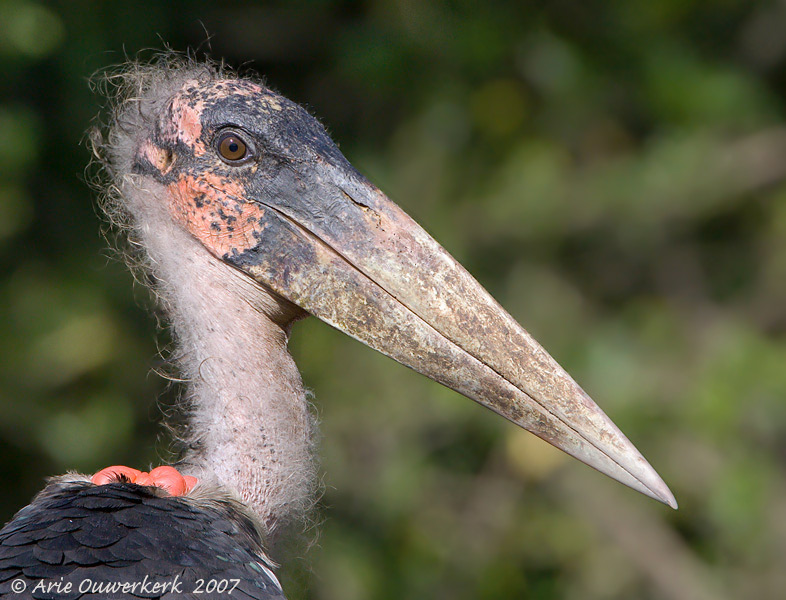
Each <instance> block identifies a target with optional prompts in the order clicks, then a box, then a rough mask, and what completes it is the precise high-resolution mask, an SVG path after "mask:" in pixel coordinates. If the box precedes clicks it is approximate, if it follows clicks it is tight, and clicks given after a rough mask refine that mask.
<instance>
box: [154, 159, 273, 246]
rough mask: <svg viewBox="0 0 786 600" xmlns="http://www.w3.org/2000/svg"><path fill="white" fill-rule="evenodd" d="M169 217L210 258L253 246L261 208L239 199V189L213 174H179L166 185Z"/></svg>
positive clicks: (240, 196) (237, 186)
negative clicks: (187, 233)
mask: <svg viewBox="0 0 786 600" xmlns="http://www.w3.org/2000/svg"><path fill="white" fill-rule="evenodd" d="M168 190H169V196H170V208H171V210H172V213H173V216H174V217H175V219H177V221H178V222H179V223H180V224H181V225H182V226H183V227H185V228H186V229H187V230H188V231H189V232H190V233H191V234H192V235H193V236H194V237H196V238H197V239H198V240H199V241H200V242H201V243H202V244H203V245H204V246H205V247H206V248H208V249H209V250H210V251H211V252H212V253H213V254H214V255H216V256H218V257H221V256H224V255H225V254H230V253H232V251H233V250H237V251H238V252H242V251H243V250H245V249H248V248H253V247H254V245H255V244H256V242H255V238H254V231H259V227H260V223H261V222H262V220H261V219H262V217H263V215H264V209H263V208H262V207H261V206H260V205H259V204H256V203H251V202H247V201H245V200H244V199H243V196H244V190H243V186H242V185H241V184H239V183H237V182H234V181H232V180H230V179H227V178H225V177H221V176H220V175H217V174H215V173H210V172H204V173H200V174H198V175H190V174H183V175H181V176H180V178H179V179H178V180H177V181H176V182H174V183H172V184H170V185H169V186H168Z"/></svg>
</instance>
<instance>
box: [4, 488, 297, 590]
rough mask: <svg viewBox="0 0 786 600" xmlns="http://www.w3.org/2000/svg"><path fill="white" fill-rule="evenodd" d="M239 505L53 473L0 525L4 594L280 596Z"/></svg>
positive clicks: (257, 536) (252, 527) (256, 534)
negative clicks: (17, 588) (18, 588)
mask: <svg viewBox="0 0 786 600" xmlns="http://www.w3.org/2000/svg"><path fill="white" fill-rule="evenodd" d="M239 508H240V507H238V505H237V503H235V502H233V501H231V500H229V499H225V500H204V501H200V500H198V499H191V498H182V497H172V496H168V495H166V494H164V493H160V492H158V490H156V489H155V488H151V487H144V486H139V485H135V484H132V483H112V484H107V485H101V486H95V485H93V484H91V483H89V482H75V481H68V480H67V479H66V480H63V479H56V480H54V481H52V482H51V483H50V484H49V485H48V486H47V487H46V488H45V489H44V490H43V491H42V492H41V493H40V494H39V495H38V496H37V497H36V498H35V500H33V502H32V503H31V504H30V505H29V506H26V507H25V508H23V509H22V510H20V511H19V512H18V513H17V514H16V515H15V516H14V517H13V519H11V521H10V522H9V523H8V524H7V525H6V526H5V527H3V529H2V531H0V596H2V597H6V596H11V597H15V598H37V599H42V600H43V599H52V600H76V599H77V598H83V597H85V598H88V597H90V598H108V597H113V598H118V597H128V598H137V597H138V598H227V597H231V598H241V599H251V598H254V599H263V598H264V599H266V600H268V599H269V600H272V599H275V598H283V597H284V596H283V594H282V592H281V587H280V585H279V583H278V581H277V580H276V578H275V576H274V575H273V573H272V570H271V569H272V568H273V565H272V564H271V563H270V562H269V561H268V559H267V558H266V557H265V555H264V553H263V552H262V547H261V539H260V534H259V532H258V531H257V529H256V526H255V525H254V522H253V520H252V519H251V518H249V516H247V515H246V514H245V513H244V511H243V510H242V508H241V509H239ZM15 581H23V582H24V583H25V587H26V589H25V591H24V592H23V593H21V594H19V593H14V592H13V590H12V587H11V586H12V584H14V582H15ZM69 583H70V588H69V587H68V584H69ZM134 583H136V584H137V586H136V588H134V589H131V587H130V586H131V585H132V584H134ZM123 584H128V586H127V587H125V588H123ZM15 585H19V584H18V583H16V584H15ZM36 586H37V587H36ZM47 586H49V589H48V590H47ZM156 586H157V587H156ZM219 589H220V590H221V591H219ZM66 590H67V591H66ZM229 590H231V591H232V593H231V596H227V592H228V591H229ZM124 592H125V594H126V595H125V596H122V595H121V594H123V593H124Z"/></svg>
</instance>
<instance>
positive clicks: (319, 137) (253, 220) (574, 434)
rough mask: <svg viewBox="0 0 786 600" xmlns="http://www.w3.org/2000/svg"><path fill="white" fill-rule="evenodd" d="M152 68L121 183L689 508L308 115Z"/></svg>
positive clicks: (503, 410)
mask: <svg viewBox="0 0 786 600" xmlns="http://www.w3.org/2000/svg"><path fill="white" fill-rule="evenodd" d="M151 73H152V75H148V76H147V77H141V78H138V80H137V85H138V89H136V90H134V91H133V92H132V93H130V94H128V99H127V100H126V102H125V104H124V105H121V106H120V108H119V109H118V112H117V115H116V123H115V126H114V127H113V128H112V132H113V133H112V134H111V135H112V136H113V137H112V139H110V140H109V147H110V149H111V148H115V149H116V150H115V152H114V157H113V158H112V159H111V166H110V170H111V171H112V172H113V174H114V177H115V181H116V184H117V185H121V186H122V185H123V183H122V182H123V181H124V180H125V181H127V180H128V179H129V178H130V179H131V180H133V182H134V185H137V186H142V187H147V188H149V189H153V190H155V194H154V196H155V198H156V206H155V207H138V208H137V210H158V211H163V212H162V214H165V215H166V217H167V218H169V219H171V220H172V222H173V223H174V224H175V225H176V226H177V227H178V228H180V229H182V230H183V231H186V232H188V234H189V235H190V236H191V237H192V238H193V239H194V240H195V241H197V242H198V243H199V244H201V245H202V246H204V248H206V249H207V251H208V252H209V253H210V254H212V256H213V257H214V258H215V259H216V260H218V261H223V262H224V263H226V264H228V265H230V266H232V267H234V268H235V269H236V270H237V271H238V272H240V273H242V274H243V276H245V277H247V278H249V279H250V280H253V281H254V282H255V283H256V284H258V285H259V286H260V289H265V290H267V291H269V292H272V293H273V294H274V295H276V296H278V297H280V298H282V299H285V300H286V301H288V302H289V303H292V304H294V305H296V306H298V307H300V308H301V309H302V310H303V311H305V312H307V313H310V314H312V315H314V316H316V317H318V318H320V319H322V320H323V321H325V322H327V323H329V324H330V325H332V326H333V327H335V328H337V329H339V330H340V331H343V332H344V333H346V334H348V335H350V336H352V337H354V338H355V339H357V340H360V341H361V342H363V343H364V344H367V345H369V346H371V347H372V348H374V349H376V350H378V351H380V352H382V353H384V354H386V355H388V356H390V357H391V358H393V359H395V360H397V361H398V362H400V363H402V364H404V365H406V366H408V367H410V368H412V369H414V370H416V371H419V372H420V373H423V374H424V375H427V376H428V377H430V378H432V379H434V380H436V381H438V382H440V383H442V384H444V385H446V386H448V387H450V388H452V389H454V390H456V391H458V392H460V393H462V394H464V395H465V396H468V397H469V398H472V399H473V400H475V401H477V402H478V403H480V404H482V405H483V406H486V407H487V408H490V409H491V410H493V411H495V412H497V413H499V414H500V415H502V416H504V417H506V418H507V419H509V420H511V421H512V422H514V423H516V424H518V425H520V426H521V427H523V428H525V429H527V430H529V431H531V432H532V433H534V434H535V435H537V436H539V437H541V438H543V439H544V440H546V441H548V442H549V443H551V444H553V445H554V446H556V447H558V448H560V449H561V450H563V451H565V452H567V453H568V454H570V455H572V456H574V457H576V458H578V459H579V460H581V461H583V462H585V463H586V464H588V465H590V466H592V467H594V468H595V469H597V470H599V471H601V472H603V473H606V474H607V475H609V476H611V477H613V478H614V479H617V480H618V481H620V482H622V483H624V484H626V485H628V486H630V487H631V488H634V489H636V490H638V491H640V492H642V493H644V494H646V495H648V496H651V497H653V498H656V499H658V500H660V501H661V502H664V503H666V504H668V505H670V506H672V507H676V503H675V500H674V497H673V496H672V494H671V492H670V491H669V489H668V488H667V487H666V485H665V484H664V483H663V481H662V480H661V479H660V477H659V476H658V475H657V474H656V472H655V471H654V470H653V469H652V467H651V466H650V465H649V464H648V463H647V461H646V460H645V459H644V458H643V457H642V456H641V454H640V453H639V452H638V451H637V450H636V449H635V447H634V446H633V445H632V444H631V443H630V442H629V441H628V439H627V438H626V437H625V436H624V435H623V434H622V433H621V432H620V431H619V429H618V428H617V427H616V426H615V425H614V424H613V423H612V421H611V420H610V419H609V418H608V417H607V416H606V415H605V414H604V413H603V411H602V410H601V409H600V408H599V407H598V406H597V405H596V404H595V403H594V402H593V401H592V400H591V399H590V398H589V396H588V395H587V394H586V393H585V392H584V391H583V390H582V389H581V388H580V387H579V386H578V385H577V384H576V383H575V382H574V381H573V379H571V377H570V376H569V375H568V374H567V373H566V372H565V371H564V370H563V369H562V368H561V367H560V366H559V365H558V364H557V362H556V361H555V360H554V359H552V358H551V356H549V354H548V353H547V352H546V351H545V350H544V349H543V348H542V347H541V346H540V345H539V344H538V343H537V342H536V341H535V340H534V339H533V338H532V337H531V336H530V335H529V334H528V333H527V332H526V331H525V330H524V329H523V328H522V327H521V326H520V325H519V324H518V323H517V322H516V321H515V320H514V319H513V318H512V317H511V316H510V315H508V313H507V312H505V310H504V309H503V308H502V307H501V306H500V305H499V304H497V302H496V301H495V300H494V299H493V298H492V297H491V296H490V295H489V294H488V293H487V292H486V291H485V290H484V289H483V287H482V286H481V285H480V284H479V283H478V282H477V281H476V280H475V279H474V278H473V277H472V276H471V275H470V274H469V273H468V272H467V271H466V270H465V269H464V268H463V267H462V266H461V265H460V264H458V263H457V262H456V261H455V260H454V259H453V258H452V257H451V256H450V255H449V254H448V253H447V252H446V251H445V250H444V249H443V248H442V247H441V246H440V245H439V244H437V242H435V241H434V240H433V239H432V238H431V237H430V236H429V235H428V234H427V233H426V232H425V231H424V230H423V229H422V228H421V227H420V226H419V225H418V224H417V223H415V221H413V220H412V219H411V218H410V217H409V216H408V215H407V214H406V213H404V211H402V210H401V209H400V208H399V207H398V206H397V205H396V204H394V203H393V202H392V201H391V200H389V199H388V198H387V197H386V196H385V195H384V194H383V193H382V192H381V191H380V190H379V189H377V188H376V187H375V186H374V185H373V184H371V183H370V182H369V181H368V180H366V179H365V178H364V177H363V176H362V175H360V174H359V173H358V172H357V171H356V170H355V169H354V168H353V167H352V165H350V163H349V162H348V161H347V160H346V158H344V156H343V155H342V154H341V152H340V151H339V150H338V148H337V147H336V145H335V144H334V143H333V141H332V140H331V139H330V137H329V136H328V135H327V133H326V132H325V129H324V128H323V127H322V126H321V125H320V124H319V123H318V122H317V120H316V119H314V118H313V117H312V116H311V115H309V114H308V112H307V111H305V110H304V109H303V108H301V107H300V106H298V105H297V104H294V103H293V102H291V101H289V100H287V99H286V98H284V97H282V96H280V95H279V94H277V93H275V92H273V91H271V90H269V89H267V88H266V87H264V86H263V85H261V84H260V83H258V82H256V81H253V80H248V79H242V78H237V77H234V76H225V75H223V74H222V73H221V72H219V71H218V70H216V69H214V68H212V67H209V66H205V65H186V66H180V67H177V68H170V69H163V70H162V69H159V70H152V71H151ZM118 148H120V149H121V150H122V151H120V150H117V149H118ZM289 318H290V319H291V314H290V317H289Z"/></svg>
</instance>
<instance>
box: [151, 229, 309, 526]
mask: <svg viewBox="0 0 786 600" xmlns="http://www.w3.org/2000/svg"><path fill="white" fill-rule="evenodd" d="M166 228H167V229H168V231H166V232H159V233H155V232H153V231H152V230H149V231H145V232H143V234H144V235H145V237H147V238H148V239H147V240H144V242H145V246H146V247H147V249H148V252H149V254H150V258H151V264H152V265H153V270H154V274H155V275H156V277H157V278H158V279H159V281H160V284H159V288H160V295H161V297H162V300H163V304H164V306H165V309H166V310H167V312H168V314H169V317H170V318H171V320H172V325H173V329H174V337H175V339H176V343H177V349H176V357H177V362H178V365H179V367H180V370H181V372H182V375H183V378H184V379H185V380H186V381H187V384H186V386H187V396H186V400H187V402H188V413H187V414H188V420H187V427H186V435H185V442H186V445H187V448H188V450H187V453H186V456H185V457H184V463H185V465H184V468H183V471H184V472H187V473H189V474H191V475H194V476H196V477H197V478H199V479H200V480H201V481H204V482H206V483H208V484H209V483H211V482H212V483H217V484H219V485H221V486H222V487H224V488H227V489H228V490H229V491H231V492H234V493H235V494H237V495H238V496H239V497H240V498H241V499H242V500H243V501H244V502H245V503H246V504H247V505H248V506H249V507H250V508H251V509H252V510H253V511H255V512H256V513H257V515H258V516H259V517H260V519H261V521H262V522H263V523H264V525H265V526H266V527H267V529H268V531H269V532H272V530H274V529H275V528H276V527H277V526H279V525H281V524H282V522H285V521H289V520H292V519H295V518H298V517H299V516H301V515H302V513H303V512H304V511H305V510H306V509H307V508H308V506H309V503H310V502H311V499H312V491H313V487H314V481H315V476H314V471H315V469H314V465H313V460H312V437H313V436H312V431H313V429H314V427H313V423H312V418H311V415H310V412H309V406H308V402H307V400H306V395H305V392H304V389H303V384H302V381H301V378H300V373H299V372H298V370H297V367H296V366H295V363H294V361H293V359H292V357H291V355H290V354H289V352H288V350H287V340H288V328H289V325H290V324H291V322H292V321H293V320H294V319H295V318H297V316H299V314H301V313H299V309H297V308H296V307H293V306H292V305H290V304H288V303H286V302H285V301H283V300H281V299H279V298H277V297H275V296H274V295H273V294H271V293H269V292H267V291H265V290H263V289H261V288H260V286H258V285H257V284H256V283H255V282H253V281H252V280H250V279H249V278H248V277H247V276H245V275H243V274H241V273H240V272H238V271H236V270H235V269H233V268H232V267H230V266H228V265H226V264H224V263H223V262H221V261H219V260H217V259H216V258H215V257H213V256H212V255H210V254H209V253H208V252H207V251H206V250H205V249H204V247H203V246H201V245H200V244H198V243H197V242H196V241H195V240H194V239H193V238H192V237H191V236H190V235H188V234H187V233H185V232H184V231H183V230H181V229H180V228H179V227H176V226H172V225H171V224H167V227H166Z"/></svg>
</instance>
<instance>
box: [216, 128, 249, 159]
mask: <svg viewBox="0 0 786 600" xmlns="http://www.w3.org/2000/svg"><path fill="white" fill-rule="evenodd" d="M216 147H217V148H218V153H219V154H220V155H221V158H223V159H224V160H225V161H226V162H228V163H238V162H242V161H244V160H245V159H246V158H248V156H249V150H248V144H246V142H245V141H243V138H242V137H240V135H238V134H237V133H235V132H234V131H227V132H225V133H222V134H221V135H219V136H218V140H216Z"/></svg>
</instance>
